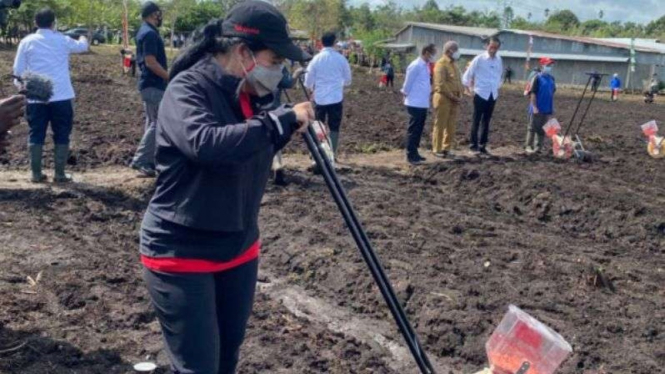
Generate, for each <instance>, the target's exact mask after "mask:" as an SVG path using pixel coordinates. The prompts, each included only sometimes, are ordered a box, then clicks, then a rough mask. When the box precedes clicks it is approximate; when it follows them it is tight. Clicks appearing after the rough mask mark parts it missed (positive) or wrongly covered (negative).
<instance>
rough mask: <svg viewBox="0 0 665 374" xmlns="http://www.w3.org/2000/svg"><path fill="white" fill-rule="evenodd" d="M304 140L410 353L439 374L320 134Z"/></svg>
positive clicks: (426, 373) (425, 369) (423, 368)
mask: <svg viewBox="0 0 665 374" xmlns="http://www.w3.org/2000/svg"><path fill="white" fill-rule="evenodd" d="M299 82H300V85H301V87H302V88H303V91H304V93H305V96H306V97H307V99H309V93H308V92H307V89H306V88H305V85H304V84H303V82H302V80H301V79H299ZM303 137H304V139H305V143H307V148H309V151H310V153H311V154H312V157H313V158H314V161H315V162H316V165H317V166H318V167H319V169H320V170H321V172H322V174H323V179H324V180H325V182H326V185H327V186H328V189H329V190H330V193H331V194H332V196H333V199H334V200H335V203H336V204H337V207H338V208H339V211H340V213H342V217H343V218H344V222H345V223H346V225H347V227H348V228H349V231H351V235H352V236H353V239H354V241H355V242H356V245H357V246H358V249H359V250H360V253H361V254H362V257H363V259H364V260H365V263H366V264H367V266H368V267H369V270H370V272H371V273H372V277H373V278H374V281H375V282H376V285H377V286H378V287H379V290H380V291H381V295H383V298H384V300H385V301H386V304H388V307H389V308H390V312H391V313H392V315H393V318H394V319H395V322H396V323H397V326H398V327H399V330H400V332H401V333H402V336H404V340H406V343H407V345H408V346H409V350H410V351H411V354H412V355H413V358H414V359H415V360H416V363H417V364H418V368H420V372H421V373H423V374H435V373H436V372H435V370H434V368H433V367H432V364H431V363H430V361H429V358H428V357H427V354H426V353H425V351H424V350H423V349H422V346H421V344H420V341H419V340H418V336H417V335H416V333H415V331H414V330H413V328H412V327H411V324H410V323H409V320H408V319H407V317H406V313H405V312H404V309H403V308H402V306H401V304H400V303H399V301H398V299H397V296H396V295H395V291H394V290H393V288H392V286H391V284H390V281H389V280H388V277H387V276H386V273H385V271H384V269H383V266H382V265H381V262H380V261H379V259H378V257H377V256H376V253H375V252H374V249H372V245H371V244H370V242H369V238H368V237H367V234H366V233H365V230H364V229H363V227H362V224H361V223H360V221H359V220H358V217H357V215H356V212H355V210H354V209H353V206H352V205H351V203H350V202H349V198H348V197H347V195H346V191H345V190H344V187H343V186H342V183H341V182H340V180H339V178H338V177H337V173H336V172H335V168H334V167H333V166H332V163H331V162H330V160H329V159H328V156H326V152H325V150H324V149H323V147H322V146H321V143H319V142H318V141H317V140H316V139H317V136H316V131H315V130H314V128H313V127H312V126H309V127H308V128H307V132H306V133H305V134H304V135H303Z"/></svg>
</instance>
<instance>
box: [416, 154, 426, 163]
mask: <svg viewBox="0 0 665 374" xmlns="http://www.w3.org/2000/svg"><path fill="white" fill-rule="evenodd" d="M416 159H417V160H418V161H420V162H424V161H427V159H426V158H425V157H423V156H421V155H417V156H416Z"/></svg>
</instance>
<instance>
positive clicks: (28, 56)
mask: <svg viewBox="0 0 665 374" xmlns="http://www.w3.org/2000/svg"><path fill="white" fill-rule="evenodd" d="M35 23H36V24H37V27H38V30H37V32H36V33H34V34H30V35H28V36H26V37H25V38H24V39H23V40H21V43H20V44H19V46H18V51H17V52H16V60H15V61H14V75H16V76H21V75H23V74H24V73H25V72H33V73H37V74H41V75H45V76H47V77H49V78H50V79H51V80H52V81H53V97H52V98H51V100H50V101H49V102H48V103H43V102H28V106H27V108H26V117H27V120H28V126H29V127H30V131H29V137H30V138H29V142H28V147H29V150H30V168H31V170H32V182H34V183H42V182H45V181H46V176H45V175H44V174H42V149H43V147H44V141H45V140H46V130H47V128H48V124H49V123H51V129H52V131H53V142H54V143H55V147H54V157H53V162H54V165H55V177H54V179H53V181H54V182H56V183H63V182H70V181H71V177H70V176H69V175H67V174H65V165H66V164H67V158H68V157H69V136H70V134H71V132H72V125H73V123H74V106H73V100H74V88H73V87H72V82H71V78H70V76H69V55H70V54H72V53H83V52H86V51H87V50H88V40H87V39H86V38H85V37H84V36H81V39H80V40H78V41H77V40H74V39H72V38H70V37H68V36H65V35H63V34H61V33H58V32H57V31H55V30H54V25H55V13H54V12H53V11H52V10H51V9H49V8H44V9H42V10H40V11H38V12H37V14H36V15H35Z"/></svg>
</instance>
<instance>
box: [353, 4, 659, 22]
mask: <svg viewBox="0 0 665 374" xmlns="http://www.w3.org/2000/svg"><path fill="white" fill-rule="evenodd" d="M394 1H395V3H397V4H399V5H401V6H402V7H404V8H410V7H412V6H414V5H418V6H420V5H423V4H424V3H425V2H426V1H427V0H394ZM384 2H386V0H350V1H349V3H350V4H352V5H360V4H362V3H369V4H370V5H381V4H383V3H384ZM437 2H438V3H439V7H440V8H445V7H447V6H449V5H462V6H464V7H465V8H466V9H470V10H480V11H483V10H498V9H501V8H502V7H501V6H500V5H499V4H501V3H503V2H505V3H507V4H508V5H510V6H512V7H513V9H515V13H516V15H518V16H522V17H524V18H526V17H527V15H528V14H529V12H531V13H532V15H533V18H532V19H533V20H543V19H544V18H545V16H544V13H545V9H547V8H549V9H550V11H556V10H561V9H570V10H572V11H573V12H575V14H577V16H578V17H579V18H580V19H581V20H582V21H585V20H587V19H593V18H598V13H599V12H600V10H603V12H604V13H605V16H604V18H603V19H604V20H606V21H609V22H612V21H622V22H629V21H631V22H638V23H648V22H650V21H653V20H656V19H658V18H660V17H662V16H665V0H556V1H554V0H553V1H543V0H506V1H502V0H461V1H460V0H437Z"/></svg>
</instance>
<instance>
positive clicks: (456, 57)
mask: <svg viewBox="0 0 665 374" xmlns="http://www.w3.org/2000/svg"><path fill="white" fill-rule="evenodd" d="M460 57H462V53H460V51H455V52H454V53H453V60H459V59H460Z"/></svg>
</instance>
